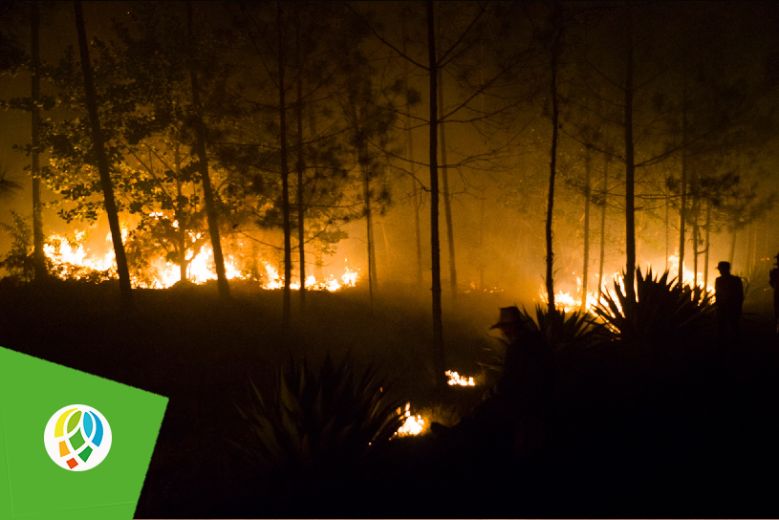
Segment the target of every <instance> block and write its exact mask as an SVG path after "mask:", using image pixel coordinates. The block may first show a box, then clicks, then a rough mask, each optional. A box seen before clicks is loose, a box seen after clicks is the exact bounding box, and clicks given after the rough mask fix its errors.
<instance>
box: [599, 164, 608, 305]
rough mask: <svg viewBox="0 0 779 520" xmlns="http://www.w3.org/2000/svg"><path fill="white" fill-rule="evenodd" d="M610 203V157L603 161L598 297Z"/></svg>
mask: <svg viewBox="0 0 779 520" xmlns="http://www.w3.org/2000/svg"><path fill="white" fill-rule="evenodd" d="M608 201H609V156H608V155H604V161H603V206H602V207H601V210H600V262H599V263H598V295H600V294H601V293H602V292H603V262H604V258H605V256H606V207H607V206H608Z"/></svg>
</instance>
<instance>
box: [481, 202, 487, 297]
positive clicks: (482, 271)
mask: <svg viewBox="0 0 779 520" xmlns="http://www.w3.org/2000/svg"><path fill="white" fill-rule="evenodd" d="M485 200H486V197H484V194H482V196H481V198H480V200H479V290H481V291H483V290H484V201H485Z"/></svg>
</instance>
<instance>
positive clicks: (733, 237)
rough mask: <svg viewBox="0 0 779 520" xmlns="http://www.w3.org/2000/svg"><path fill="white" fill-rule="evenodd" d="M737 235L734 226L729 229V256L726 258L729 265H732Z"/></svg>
mask: <svg viewBox="0 0 779 520" xmlns="http://www.w3.org/2000/svg"><path fill="white" fill-rule="evenodd" d="M737 235H738V230H737V229H736V228H733V229H731V230H730V257H729V258H728V261H729V262H730V265H733V262H734V260H735V258H736V238H737Z"/></svg>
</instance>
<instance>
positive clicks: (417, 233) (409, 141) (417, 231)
mask: <svg viewBox="0 0 779 520" xmlns="http://www.w3.org/2000/svg"><path fill="white" fill-rule="evenodd" d="M401 32H402V37H403V54H406V41H407V39H408V33H407V29H406V19H405V18H403V19H402V20H401ZM408 76H409V72H408V62H407V61H406V60H403V85H404V87H405V91H406V92H405V95H406V109H405V116H406V147H407V154H408V161H409V169H410V170H411V201H412V204H413V206H414V238H415V239H416V244H415V245H416V261H417V262H416V263H417V276H416V278H417V286H418V287H421V286H422V228H421V226H420V223H419V206H420V201H419V188H418V187H417V176H416V163H415V162H414V140H413V138H412V133H411V104H410V103H409V98H408Z"/></svg>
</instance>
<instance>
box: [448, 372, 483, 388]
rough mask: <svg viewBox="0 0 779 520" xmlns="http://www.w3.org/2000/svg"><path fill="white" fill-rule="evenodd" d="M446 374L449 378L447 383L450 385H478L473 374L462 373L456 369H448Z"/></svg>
mask: <svg viewBox="0 0 779 520" xmlns="http://www.w3.org/2000/svg"><path fill="white" fill-rule="evenodd" d="M444 374H445V375H446V377H447V378H448V379H447V381H446V384H448V385H449V386H476V380H474V378H473V376H465V375H460V373H459V372H457V371H455V370H447V371H446V372H444Z"/></svg>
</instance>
